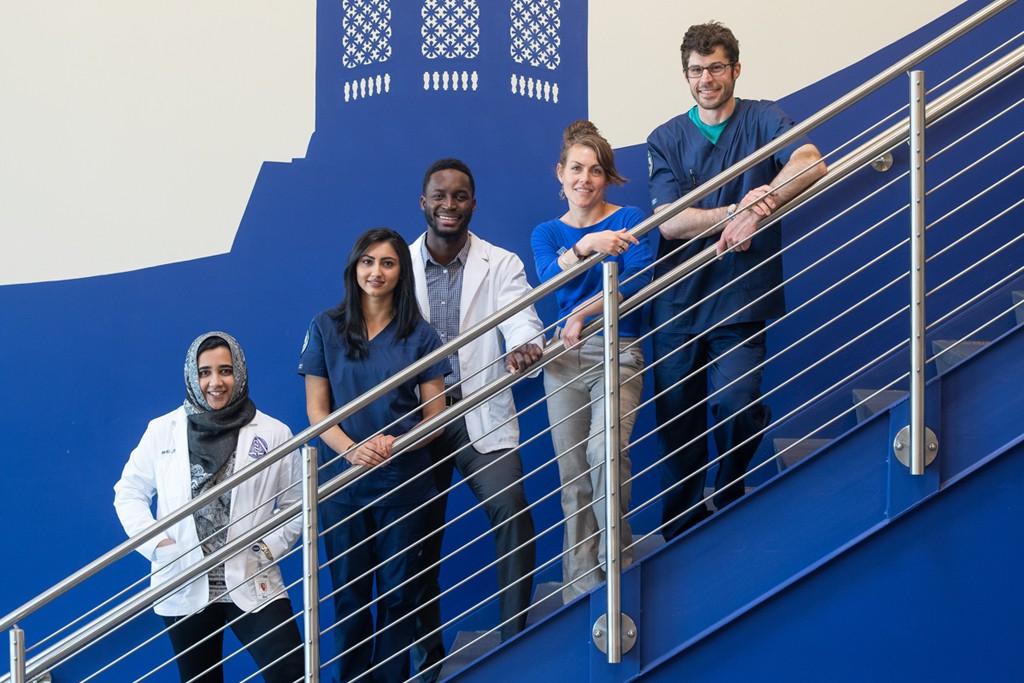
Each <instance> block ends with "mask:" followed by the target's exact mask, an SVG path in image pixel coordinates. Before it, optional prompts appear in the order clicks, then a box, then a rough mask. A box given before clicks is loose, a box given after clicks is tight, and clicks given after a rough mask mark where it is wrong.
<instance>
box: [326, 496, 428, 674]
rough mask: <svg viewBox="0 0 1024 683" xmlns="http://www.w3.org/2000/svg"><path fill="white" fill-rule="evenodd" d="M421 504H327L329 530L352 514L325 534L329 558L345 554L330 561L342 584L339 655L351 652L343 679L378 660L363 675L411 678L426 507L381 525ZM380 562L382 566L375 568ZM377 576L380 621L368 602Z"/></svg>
mask: <svg viewBox="0 0 1024 683" xmlns="http://www.w3.org/2000/svg"><path fill="white" fill-rule="evenodd" d="M415 508H416V505H402V506H371V507H364V508H360V507H357V506H352V505H346V504H344V503H340V502H336V501H333V500H327V501H324V502H323V503H321V504H320V508H319V509H320V523H321V524H322V525H323V528H324V529H329V528H330V527H332V526H334V524H336V523H337V522H339V521H341V520H343V519H346V518H348V517H349V516H352V518H351V519H350V520H349V521H347V522H344V523H343V524H341V525H339V526H337V527H335V528H334V529H332V530H330V531H328V532H327V533H326V534H324V547H325V548H326V550H327V555H328V559H329V560H331V559H334V558H336V557H338V556H339V555H341V554H342V553H345V554H344V555H341V557H340V558H339V559H336V560H334V561H333V562H331V564H330V565H329V569H330V572H331V581H332V583H333V584H334V590H335V591H337V592H336V593H335V594H334V596H333V600H334V615H335V616H334V621H335V628H334V641H335V646H336V648H337V652H336V653H335V654H336V655H337V654H342V653H345V654H344V655H343V656H342V657H341V659H340V660H339V662H338V673H339V676H340V680H341V681H342V683H345V682H346V681H351V680H352V679H354V678H356V677H358V676H360V675H361V674H363V673H365V672H366V671H368V670H370V669H371V668H373V667H376V668H374V669H373V672H372V673H370V674H368V675H366V676H363V677H362V678H360V679H359V680H360V681H361V682H365V683H369V682H370V681H381V682H386V683H391V682H392V681H404V680H406V679H407V678H409V652H408V650H409V647H410V645H412V642H413V640H414V633H415V630H414V629H415V617H414V616H413V615H412V613H413V612H414V611H415V610H416V599H417V597H418V596H419V593H420V590H421V589H420V585H419V584H420V582H421V579H419V578H417V579H412V577H413V576H414V575H416V574H417V573H418V572H419V571H420V570H421V569H422V567H423V565H422V551H423V550H422V546H421V545H420V540H421V539H422V538H423V534H424V533H425V532H426V525H425V520H426V516H425V514H424V512H423V511H419V512H414V513H413V514H411V515H409V517H407V518H406V519H404V520H402V521H400V522H398V523H397V524H395V525H394V526H392V527H390V528H389V529H387V530H386V531H383V532H380V533H377V532H378V531H380V530H381V529H383V528H384V527H386V526H387V525H388V524H391V523H392V522H394V521H395V520H398V519H399V518H400V517H402V516H404V515H406V514H408V513H409V512H410V511H412V510H413V509H415ZM375 534H376V535H375ZM371 536H372V537H373V538H370V537H371ZM368 538H370V540H369V541H367V542H366V543H360V542H361V541H363V540H365V539H368ZM402 551H405V552H402ZM378 565H380V567H379V568H378V569H376V571H370V570H372V569H373V568H374V567H378ZM364 574H365V576H364ZM408 579H412V580H408ZM407 580H408V581H407ZM374 582H376V585H377V591H376V594H377V595H379V596H380V595H383V596H385V597H383V598H382V599H380V600H379V601H377V602H376V603H375V604H374V607H373V610H374V613H376V617H377V618H376V626H375V625H374V620H373V616H372V614H371V611H370V606H369V605H370V602H372V601H373V599H374V590H373V588H374ZM339 589H340V590H339ZM392 589H395V590H394V591H392ZM385 594H386V595H385ZM403 617H406V618H403Z"/></svg>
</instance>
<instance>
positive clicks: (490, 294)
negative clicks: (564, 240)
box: [410, 233, 543, 453]
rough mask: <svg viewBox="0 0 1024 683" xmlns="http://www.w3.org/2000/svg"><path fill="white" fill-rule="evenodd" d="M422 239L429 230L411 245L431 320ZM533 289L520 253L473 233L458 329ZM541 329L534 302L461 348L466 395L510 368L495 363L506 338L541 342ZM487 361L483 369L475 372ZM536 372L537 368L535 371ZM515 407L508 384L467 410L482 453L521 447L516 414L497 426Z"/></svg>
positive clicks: (419, 293)
mask: <svg viewBox="0 0 1024 683" xmlns="http://www.w3.org/2000/svg"><path fill="white" fill-rule="evenodd" d="M424 239H425V235H420V237H419V239H417V240H416V241H415V242H413V244H412V246H411V247H410V252H411V255H412V266H413V272H414V273H415V275H416V300H417V302H419V306H420V311H422V312H423V317H424V318H426V319H427V320H430V303H429V301H428V299H427V278H426V270H425V267H424V264H423V256H422V253H421V251H422V248H421V247H422V244H423V240H424ZM531 289H532V288H531V287H530V283H529V282H527V280H526V271H525V269H524V268H523V262H522V260H520V258H519V257H518V256H516V255H515V254H513V253H512V252H510V251H508V250H506V249H502V248H501V247H497V246H495V245H493V244H491V243H490V242H487V241H485V240H483V239H480V238H479V237H478V236H476V235H474V234H473V233H470V242H469V254H468V256H467V257H466V266H465V271H464V272H463V274H462V298H461V299H460V301H459V316H460V320H459V332H460V333H461V332H464V331H465V330H467V329H469V328H470V327H473V326H474V325H475V324H477V323H478V322H480V321H481V320H483V319H484V318H486V317H487V316H489V315H490V314H492V313H494V312H495V311H498V310H499V309H502V308H504V307H505V306H507V305H509V304H511V303H512V302H513V301H516V300H518V299H520V298H522V297H523V296H525V295H526V294H528V293H529V292H530V290H531ZM542 329H543V328H542V325H541V322H540V318H539V317H537V311H535V310H534V308H533V306H530V307H528V308H526V309H524V310H522V311H520V312H519V313H516V314H515V315H514V316H512V317H511V318H509V319H508V320H506V321H505V322H503V323H501V324H500V325H498V327H497V328H496V329H494V330H491V331H489V332H487V333H485V334H484V335H482V336H481V337H479V338H478V339H476V340H474V341H472V342H470V343H469V344H468V345H466V346H464V347H463V348H461V349H459V371H460V373H461V377H462V379H463V384H462V395H463V396H468V395H469V394H471V393H473V392H474V391H476V390H478V389H479V388H480V387H482V386H484V385H485V384H487V383H489V382H491V381H493V380H495V379H497V378H499V377H501V376H502V375H504V374H505V373H506V372H507V371H506V370H505V364H504V363H503V362H499V363H493V361H494V359H496V358H498V357H499V356H500V355H501V354H502V352H503V349H502V346H503V344H502V342H504V348H505V349H513V348H515V347H517V346H520V345H522V344H525V343H527V342H531V341H532V342H534V343H536V344H539V345H543V337H542V336H541V330H542ZM488 364H490V365H489V367H487V369H486V370H485V371H484V372H481V373H480V374H476V373H477V372H478V371H479V370H480V369H481V368H483V367H484V366H487V365H488ZM536 374H537V373H536V372H534V373H532V374H531V376H534V375H536ZM515 411H516V409H515V403H514V402H513V400H512V391H511V390H508V389H506V390H505V391H503V392H501V393H500V394H498V395H496V396H495V397H494V398H492V399H491V400H490V401H487V402H486V403H484V404H483V405H482V406H480V407H479V408H476V409H475V410H472V411H470V412H469V413H467V414H466V431H467V432H468V433H469V438H470V439H472V440H473V442H474V443H473V447H474V448H476V450H478V451H480V452H481V453H490V452H492V451H496V450H499V449H505V448H515V447H516V446H518V445H519V423H518V421H517V420H516V419H514V418H513V419H512V420H511V421H509V422H508V423H507V424H505V425H504V426H502V427H498V425H500V424H501V423H503V422H505V421H506V420H508V419H509V418H511V417H512V416H513V415H514V414H515ZM492 430H493V431H492ZM485 434H487V436H484V435H485Z"/></svg>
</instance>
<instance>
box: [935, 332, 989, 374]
mask: <svg viewBox="0 0 1024 683" xmlns="http://www.w3.org/2000/svg"><path fill="white" fill-rule="evenodd" d="M991 343H992V342H987V341H981V340H972V339H965V340H963V341H960V342H958V341H957V340H955V339H936V340H935V341H933V342H932V354H937V353H939V352H940V351H945V353H943V354H942V355H941V356H939V357H938V358H936V359H935V371H936V372H937V373H939V374H940V375H941V374H942V373H944V372H947V371H949V370H950V369H951V368H952V367H953V366H954V365H957V364H959V363H960V362H961V361H963V360H964V359H966V358H970V357H971V356H973V355H974V354H976V353H977V352H978V351H981V350H982V349H983V348H985V347H986V346H988V345H989V344H991ZM947 349H948V351H947Z"/></svg>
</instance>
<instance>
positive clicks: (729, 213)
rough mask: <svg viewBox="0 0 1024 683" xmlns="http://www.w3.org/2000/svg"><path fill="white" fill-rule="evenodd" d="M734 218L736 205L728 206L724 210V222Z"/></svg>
mask: <svg viewBox="0 0 1024 683" xmlns="http://www.w3.org/2000/svg"><path fill="white" fill-rule="evenodd" d="M735 216H736V204H735V203H733V204H730V205H729V206H727V207H726V208H725V220H727V221H731V220H732V219H733V218H734V217H735Z"/></svg>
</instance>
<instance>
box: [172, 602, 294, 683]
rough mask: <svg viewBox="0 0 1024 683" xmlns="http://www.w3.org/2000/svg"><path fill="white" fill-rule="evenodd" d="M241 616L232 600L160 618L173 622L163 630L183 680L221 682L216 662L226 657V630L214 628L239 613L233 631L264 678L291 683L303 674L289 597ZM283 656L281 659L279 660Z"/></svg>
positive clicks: (222, 677) (221, 676) (221, 673)
mask: <svg viewBox="0 0 1024 683" xmlns="http://www.w3.org/2000/svg"><path fill="white" fill-rule="evenodd" d="M242 615H243V612H242V610H241V609H239V608H238V606H237V605H235V603H233V602H215V603H213V604H210V605H207V606H206V607H205V608H204V609H203V610H202V611H200V612H196V613H195V614H192V615H190V616H185V617H164V624H166V625H167V626H171V625H172V624H173V625H174V628H172V629H171V630H170V631H168V632H167V633H168V635H169V636H170V638H171V645H172V646H173V647H174V654H175V655H177V662H178V674H179V675H180V677H181V680H182V683H185V681H193V683H223V681H224V672H223V671H222V669H221V665H220V662H221V660H222V659H223V658H224V631H223V630H218V629H220V628H221V627H222V626H224V625H225V624H227V623H228V622H230V621H232V620H234V619H236V618H238V617H239V616H241V619H238V621H235V623H233V624H231V630H232V631H234V632H235V635H236V636H237V637H238V640H239V641H241V643H242V645H244V646H245V649H246V650H247V651H248V652H249V654H250V655H251V656H252V658H253V659H254V660H255V661H256V666H258V667H259V668H260V669H262V675H263V680H265V681H268V683H292V682H293V681H297V680H299V679H301V678H303V677H304V675H305V664H304V662H303V657H302V640H301V639H300V637H299V627H298V626H296V624H295V620H294V619H293V620H291V621H288V620H289V619H290V618H291V616H292V606H291V603H290V602H289V601H288V600H287V599H280V600H271V601H270V603H268V604H267V605H266V606H265V607H264V608H263V609H261V610H260V611H258V612H252V613H251V614H245V615H244V616H242ZM285 622H288V623H285ZM275 627H276V628H275ZM215 631H216V633H215V634H214V635H211V634H213V633H214V632H215ZM261 636H262V637H261ZM200 641H202V642H200ZM193 646H195V647H193ZM189 648H191V649H189ZM186 650H188V652H185V651H186ZM182 653H184V654H182ZM285 653H289V654H288V655H287V656H285ZM282 656H284V659H281V661H277V659H278V658H280V657H282ZM272 662H276V663H273V664H272ZM211 667H213V668H212V670H210V671H208V672H207V673H205V674H204V673H203V672H204V671H207V669H210V668H211Z"/></svg>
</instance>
